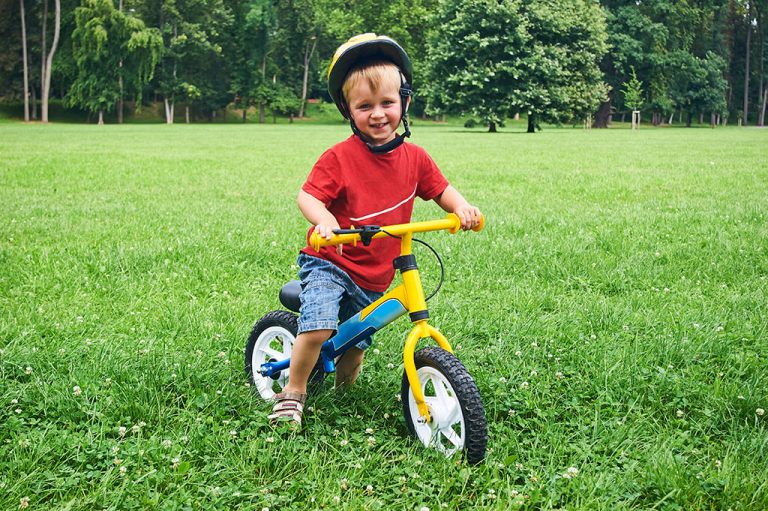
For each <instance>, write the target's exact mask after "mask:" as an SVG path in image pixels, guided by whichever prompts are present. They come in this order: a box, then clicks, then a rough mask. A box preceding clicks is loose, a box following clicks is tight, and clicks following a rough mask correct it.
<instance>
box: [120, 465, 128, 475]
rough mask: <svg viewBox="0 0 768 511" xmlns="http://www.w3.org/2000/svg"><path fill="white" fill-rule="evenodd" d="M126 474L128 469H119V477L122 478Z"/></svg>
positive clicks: (124, 467)
mask: <svg viewBox="0 0 768 511" xmlns="http://www.w3.org/2000/svg"><path fill="white" fill-rule="evenodd" d="M126 472H128V467H126V466H125V465H123V466H122V467H120V475H121V476H124V475H125V473H126Z"/></svg>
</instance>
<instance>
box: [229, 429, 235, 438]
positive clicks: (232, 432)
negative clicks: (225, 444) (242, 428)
mask: <svg viewBox="0 0 768 511" xmlns="http://www.w3.org/2000/svg"><path fill="white" fill-rule="evenodd" d="M229 436H231V437H232V438H235V437H236V436H237V431H235V430H234V429H233V430H232V431H230V432H229Z"/></svg>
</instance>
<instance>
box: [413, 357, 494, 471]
mask: <svg viewBox="0 0 768 511" xmlns="http://www.w3.org/2000/svg"><path fill="white" fill-rule="evenodd" d="M414 360H415V362H416V372H417V373H418V375H419V382H420V383H421V390H422V392H423V393H424V399H425V401H426V402H427V406H428V407H429V414H430V416H431V419H432V420H431V421H430V422H428V423H420V422H419V409H418V408H417V407H416V400H415V399H414V397H413V392H411V386H410V385H409V383H408V377H407V376H406V374H405V373H403V383H402V387H401V390H400V395H401V397H402V402H403V413H404V415H405V424H406V426H408V431H410V433H411V434H412V435H413V436H415V437H417V438H418V439H419V440H420V441H421V442H422V443H423V444H424V445H426V446H427V447H434V448H436V449H437V450H438V451H440V452H442V453H443V454H445V455H446V456H451V455H453V454H455V453H456V452H457V451H462V450H463V451H464V452H465V453H466V456H467V461H468V462H469V463H472V464H475V463H479V462H480V461H482V460H483V458H484V457H485V447H486V445H487V443H488V430H487V427H486V421H485V410H484V409H483V402H482V399H481V398H480V391H478V390H477V385H475V381H474V380H473V379H472V376H470V374H469V372H468V371H467V369H466V368H465V367H464V365H463V364H462V363H461V362H460V361H459V359H457V358H456V357H454V356H453V355H451V354H450V353H448V352H447V351H445V350H444V349H442V348H438V347H429V348H424V349H421V350H419V351H417V352H416V353H415V355H414Z"/></svg>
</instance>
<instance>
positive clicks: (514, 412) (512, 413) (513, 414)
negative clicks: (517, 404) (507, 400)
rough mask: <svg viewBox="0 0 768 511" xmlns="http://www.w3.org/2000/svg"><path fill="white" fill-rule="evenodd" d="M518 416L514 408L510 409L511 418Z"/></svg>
mask: <svg viewBox="0 0 768 511" xmlns="http://www.w3.org/2000/svg"><path fill="white" fill-rule="evenodd" d="M516 414H517V412H516V411H515V410H513V409H512V408H510V409H509V411H508V412H507V415H509V416H510V417H514V416H515V415H516Z"/></svg>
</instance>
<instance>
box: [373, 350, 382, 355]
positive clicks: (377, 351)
mask: <svg viewBox="0 0 768 511" xmlns="http://www.w3.org/2000/svg"><path fill="white" fill-rule="evenodd" d="M379 353H381V350H380V349H379V348H374V349H373V354H374V355H378V354H379Z"/></svg>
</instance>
